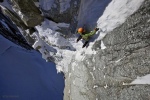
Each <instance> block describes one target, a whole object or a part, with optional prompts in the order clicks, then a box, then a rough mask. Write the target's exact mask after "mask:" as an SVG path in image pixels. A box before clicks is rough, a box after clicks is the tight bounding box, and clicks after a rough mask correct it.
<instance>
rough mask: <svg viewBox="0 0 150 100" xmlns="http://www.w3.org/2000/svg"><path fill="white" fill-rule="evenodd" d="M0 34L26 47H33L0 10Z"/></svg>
mask: <svg viewBox="0 0 150 100" xmlns="http://www.w3.org/2000/svg"><path fill="white" fill-rule="evenodd" d="M0 27H1V29H0V35H2V36H4V37H5V38H7V39H8V40H10V41H12V42H14V43H16V44H18V45H20V46H22V47H24V48H26V49H29V50H31V49H33V48H32V47H31V46H30V45H29V44H28V43H27V42H26V40H25V38H24V37H23V36H22V35H21V33H20V31H19V30H18V29H17V27H16V26H15V25H14V24H13V23H12V21H11V20H10V19H9V18H8V17H6V16H5V15H3V14H2V12H0Z"/></svg>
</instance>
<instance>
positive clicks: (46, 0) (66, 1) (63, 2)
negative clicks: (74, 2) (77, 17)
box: [40, 0, 71, 13]
mask: <svg viewBox="0 0 150 100" xmlns="http://www.w3.org/2000/svg"><path fill="white" fill-rule="evenodd" d="M70 1H71V0H58V2H59V6H60V11H59V12H60V13H63V12H64V11H66V10H67V9H68V8H69V7H70ZM40 7H41V8H42V9H44V10H51V8H52V7H54V8H56V7H57V5H56V4H54V0H40Z"/></svg>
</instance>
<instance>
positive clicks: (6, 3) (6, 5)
mask: <svg viewBox="0 0 150 100" xmlns="http://www.w3.org/2000/svg"><path fill="white" fill-rule="evenodd" d="M0 5H2V6H3V9H5V8H4V7H6V8H8V9H9V10H11V11H13V10H12V7H11V6H10V4H9V3H8V2H7V0H4V1H3V2H2V3H0ZM2 6H1V7H2Z"/></svg>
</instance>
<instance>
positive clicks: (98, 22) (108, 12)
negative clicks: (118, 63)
mask: <svg viewBox="0 0 150 100" xmlns="http://www.w3.org/2000/svg"><path fill="white" fill-rule="evenodd" d="M143 1H144V0H138V1H137V0H132V1H130V0H123V1H121V0H94V1H93V0H88V2H87V1H86V0H82V1H81V7H80V11H79V15H78V27H81V26H83V25H85V26H86V28H87V29H88V30H89V31H91V30H93V29H94V28H95V27H99V28H100V30H99V31H98V32H97V33H96V35H95V36H94V38H93V39H92V40H91V41H90V44H89V46H88V47H87V48H82V45H83V41H79V42H78V43H76V39H77V36H72V37H71V38H70V39H66V38H63V37H62V36H61V33H60V32H57V29H59V27H63V26H64V27H69V25H68V24H65V23H63V24H62V23H59V24H58V23H54V22H50V21H48V20H45V21H44V22H43V24H42V26H37V27H36V28H37V30H38V33H39V37H44V38H45V40H44V41H46V43H48V44H50V45H51V46H52V45H53V49H55V50H56V52H55V57H56V58H59V59H57V61H56V62H57V69H58V71H63V72H67V71H68V65H69V64H70V63H71V59H72V57H75V60H76V61H83V60H84V59H85V55H86V54H96V51H94V50H92V46H93V44H94V43H95V41H97V40H102V39H103V38H104V37H105V35H106V34H107V33H108V32H110V31H112V30H113V29H114V28H116V27H118V26H119V25H121V24H122V23H124V21H125V20H126V19H127V18H128V17H129V16H130V15H131V14H133V13H134V12H135V11H136V10H137V9H138V8H139V7H140V5H141V4H142V2H143ZM40 2H43V3H45V0H43V1H40ZM46 2H48V1H46ZM49 2H51V4H52V3H53V2H54V1H53V0H51V1H49ZM59 2H60V3H61V6H66V7H69V2H70V0H63V1H62V0H59ZM43 3H40V4H41V5H43V7H46V6H45V5H46V4H43ZM47 4H48V3H47ZM133 5H134V6H133ZM49 7H51V5H49ZM46 9H47V8H46ZM64 9H66V8H65V7H64ZM61 11H64V10H63V7H61V10H60V12H61ZM62 46H67V47H69V48H71V49H67V50H64V49H60V48H59V47H62ZM100 46H101V49H104V50H105V49H107V48H106V46H105V44H104V43H103V41H101V44H100ZM52 56H54V55H52Z"/></svg>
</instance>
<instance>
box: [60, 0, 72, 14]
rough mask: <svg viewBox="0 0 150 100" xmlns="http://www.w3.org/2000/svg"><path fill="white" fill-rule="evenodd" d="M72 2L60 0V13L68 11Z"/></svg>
mask: <svg viewBox="0 0 150 100" xmlns="http://www.w3.org/2000/svg"><path fill="white" fill-rule="evenodd" d="M70 1H71V0H59V2H60V13H62V12H64V11H66V10H67V9H68V8H69V7H70Z"/></svg>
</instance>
